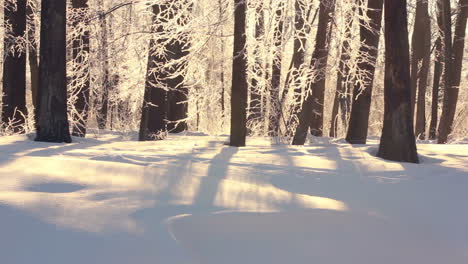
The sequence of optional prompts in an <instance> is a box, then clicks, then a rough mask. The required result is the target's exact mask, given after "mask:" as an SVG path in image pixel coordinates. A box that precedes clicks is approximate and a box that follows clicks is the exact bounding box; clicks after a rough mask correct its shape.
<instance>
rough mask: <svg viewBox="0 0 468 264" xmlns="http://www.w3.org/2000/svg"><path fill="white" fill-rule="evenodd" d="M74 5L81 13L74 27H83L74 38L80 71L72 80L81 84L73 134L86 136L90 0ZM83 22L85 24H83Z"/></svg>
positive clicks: (74, 58) (75, 61) (75, 1)
mask: <svg viewBox="0 0 468 264" xmlns="http://www.w3.org/2000/svg"><path fill="white" fill-rule="evenodd" d="M72 7H73V9H74V11H75V12H76V13H77V14H81V15H79V16H74V21H73V22H72V25H73V27H75V28H78V27H79V26H81V27H83V29H82V30H79V31H78V32H82V33H80V34H79V35H76V36H74V39H73V40H72V49H73V50H72V62H73V64H74V67H75V71H76V72H78V73H77V74H75V75H74V76H73V77H72V80H71V82H72V83H73V85H75V86H77V85H79V87H78V93H77V99H76V102H75V110H76V112H77V115H76V116H73V119H74V120H75V121H76V125H75V126H74V127H73V136H76V137H85V136H86V124H87V121H88V109H89V96H90V89H89V88H90V87H89V86H90V75H89V60H88V59H87V56H88V54H89V51H90V47H89V28H88V23H87V22H86V21H87V19H88V16H86V15H85V14H87V13H88V9H89V7H88V0H72ZM82 15H84V16H82ZM81 23H84V24H83V25H81Z"/></svg>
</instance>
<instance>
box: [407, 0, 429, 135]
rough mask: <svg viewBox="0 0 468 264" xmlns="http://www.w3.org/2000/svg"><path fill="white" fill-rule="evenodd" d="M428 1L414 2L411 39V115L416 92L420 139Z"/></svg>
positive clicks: (423, 119) (423, 124)
mask: <svg viewBox="0 0 468 264" xmlns="http://www.w3.org/2000/svg"><path fill="white" fill-rule="evenodd" d="M428 9H429V8H428V2H427V1H426V0H418V1H417V3H416V18H415V22H414V32H413V40H412V51H413V52H412V59H411V107H412V110H411V113H412V115H411V116H414V112H415V103H416V94H417V98H418V100H417V112H416V130H415V134H416V136H417V137H419V138H420V139H424V138H425V130H426V88H427V78H428V75H429V64H430V59H431V19H430V17H429V10H428Z"/></svg>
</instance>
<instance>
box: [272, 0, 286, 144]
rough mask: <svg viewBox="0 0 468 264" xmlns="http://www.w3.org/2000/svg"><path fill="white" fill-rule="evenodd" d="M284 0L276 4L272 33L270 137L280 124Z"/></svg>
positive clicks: (274, 133) (277, 130)
mask: <svg viewBox="0 0 468 264" xmlns="http://www.w3.org/2000/svg"><path fill="white" fill-rule="evenodd" d="M284 8H285V7H284V2H280V3H279V4H278V9H277V10H276V15H275V17H276V19H275V20H276V28H275V32H274V33H273V34H274V36H273V41H274V43H273V44H274V52H273V62H272V74H271V90H270V113H269V115H270V117H269V128H268V132H269V135H270V136H271V137H277V136H278V132H279V126H280V122H279V121H280V119H279V118H278V113H279V112H280V108H282V107H283V106H282V105H281V104H280V92H279V91H280V85H281V67H282V60H283V49H282V48H283V31H284V30H283V28H284V21H283V19H284V18H283V13H284Z"/></svg>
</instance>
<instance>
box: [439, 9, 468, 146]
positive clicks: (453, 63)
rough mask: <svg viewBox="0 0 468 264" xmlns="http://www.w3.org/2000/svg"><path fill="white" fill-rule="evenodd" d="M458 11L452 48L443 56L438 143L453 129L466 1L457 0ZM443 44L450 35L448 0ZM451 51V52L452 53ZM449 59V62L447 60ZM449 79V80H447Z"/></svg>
mask: <svg viewBox="0 0 468 264" xmlns="http://www.w3.org/2000/svg"><path fill="white" fill-rule="evenodd" d="M458 9H459V12H458V15H457V20H456V23H455V34H454V38H453V48H452V49H451V50H450V51H447V48H446V49H445V52H444V54H445V56H448V59H446V60H445V63H449V65H450V69H448V70H447V67H445V74H446V76H447V77H446V78H445V80H446V81H445V82H446V83H445V85H444V105H443V107H442V115H441V117H440V124H439V137H438V143H439V144H445V143H447V141H448V136H449V135H450V134H451V133H452V130H453V121H454V119H455V112H456V110H457V102H458V94H459V90H460V81H461V71H462V63H463V55H464V53H463V52H464V48H465V33H466V19H467V13H468V1H467V0H460V1H459V8H458ZM443 10H444V40H445V41H444V44H445V45H444V46H447V45H449V44H450V43H449V41H450V42H451V39H450V40H449V39H448V35H451V17H450V1H449V0H447V1H444V8H443ZM452 52H453V53H452ZM448 61H449V62H448ZM448 79H450V81H449V82H447V80H448Z"/></svg>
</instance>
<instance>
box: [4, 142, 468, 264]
mask: <svg viewBox="0 0 468 264" xmlns="http://www.w3.org/2000/svg"><path fill="white" fill-rule="evenodd" d="M226 140H227V137H209V136H203V135H195V134H192V135H181V136H171V137H170V138H169V139H168V140H166V141H159V142H144V143H141V142H137V141H134V140H132V138H131V137H130V138H127V137H124V136H120V135H116V134H105V135H99V136H91V138H88V139H77V138H75V143H73V144H69V145H64V144H47V143H37V142H33V141H31V140H30V139H28V137H26V136H11V137H2V138H0V263H2V264H23V263H24V264H26V263H27V264H31V263H34V264H36V263H38V264H64V263H67V264H75V263H76V264H78V263H79V264H84V263H86V264H88V263H99V264H101V263H102V264H104V263H112V264H120V263H128V264H146V263H148V264H149V263H151V264H155V263H162V264H179V263H180V264H182V263H184V264H185V263H187V264H191V263H200V264H224V263H233V264H234V263H268V264H271V263H278V264H279V263H281V264H284V263H291V264H295V263H317V264H343V263H356V264H358V263H359V264H387V263H388V264H390V263H391V264H395V263H401V264H436V263H437V264H441V263H444V264H445V263H446V264H466V263H468V206H467V204H468V145H466V144H457V145H434V144H420V145H418V150H419V153H420V155H421V160H422V164H406V163H397V162H388V161H383V160H381V159H378V158H376V157H374V156H373V152H375V151H376V146H377V145H376V143H374V144H370V145H367V146H357V147H356V146H350V145H348V144H345V143H340V142H339V141H337V142H331V143H329V142H326V141H327V140H322V142H319V143H318V144H317V143H316V144H309V145H307V146H304V147H293V146H285V145H272V144H271V143H270V142H269V141H268V139H262V138H259V139H250V140H248V145H249V146H248V147H245V148H239V149H238V148H231V147H228V146H225V145H223V143H224V142H225V141H226Z"/></svg>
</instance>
